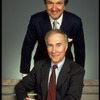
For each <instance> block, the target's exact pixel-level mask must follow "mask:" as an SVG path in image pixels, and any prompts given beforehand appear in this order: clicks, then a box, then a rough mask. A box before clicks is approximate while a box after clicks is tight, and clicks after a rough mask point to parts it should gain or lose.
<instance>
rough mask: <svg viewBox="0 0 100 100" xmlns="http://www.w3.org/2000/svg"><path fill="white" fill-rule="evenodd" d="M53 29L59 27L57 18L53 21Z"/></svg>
mask: <svg viewBox="0 0 100 100" xmlns="http://www.w3.org/2000/svg"><path fill="white" fill-rule="evenodd" d="M53 29H57V21H56V20H55V21H54V22H53Z"/></svg>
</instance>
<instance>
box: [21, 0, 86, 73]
mask: <svg viewBox="0 0 100 100" xmlns="http://www.w3.org/2000/svg"><path fill="white" fill-rule="evenodd" d="M44 2H45V5H46V9H47V10H46V11H43V12H40V13H37V14H35V15H33V16H31V19H30V23H29V25H28V29H27V34H26V36H25V39H24V42H23V47H22V52H21V65H20V72H21V73H26V74H28V73H29V71H30V62H31V55H32V51H33V48H34V45H35V43H36V42H37V41H38V46H37V50H36V53H35V55H34V61H35V62H36V61H37V60H40V59H44V58H46V57H48V54H47V50H46V45H45V41H44V36H45V33H46V32H48V31H49V30H51V29H52V27H53V26H52V22H53V20H57V21H58V22H59V23H58V28H60V29H61V30H63V31H64V32H65V33H67V35H68V37H69V47H68V50H67V53H66V56H67V58H69V59H73V55H72V52H71V46H72V44H74V54H75V62H77V63H78V64H80V65H81V66H83V67H84V63H85V43H84V34H83V27H82V21H81V19H80V18H79V17H78V16H76V15H75V14H72V13H70V12H67V11H65V7H66V5H67V3H68V0H44Z"/></svg>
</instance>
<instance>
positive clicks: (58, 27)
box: [49, 14, 63, 29]
mask: <svg viewBox="0 0 100 100" xmlns="http://www.w3.org/2000/svg"><path fill="white" fill-rule="evenodd" d="M49 18H50V22H51V26H52V29H53V22H54V19H52V18H51V16H49ZM62 19H63V14H62V15H61V16H60V18H59V19H57V20H56V21H57V29H60V26H61V24H62Z"/></svg>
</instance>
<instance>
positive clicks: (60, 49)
mask: <svg viewBox="0 0 100 100" xmlns="http://www.w3.org/2000/svg"><path fill="white" fill-rule="evenodd" d="M67 48H68V44H66V43H65V38H64V36H63V35H62V34H60V33H59V34H51V35H50V36H49V37H48V39H47V50H48V55H49V57H50V58H51V60H52V61H53V63H54V64H58V63H60V62H61V61H62V60H63V59H64V56H65V53H66V50H67Z"/></svg>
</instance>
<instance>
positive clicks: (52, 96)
mask: <svg viewBox="0 0 100 100" xmlns="http://www.w3.org/2000/svg"><path fill="white" fill-rule="evenodd" d="M56 68H57V65H54V66H53V71H52V74H51V78H50V83H49V89H48V95H47V100H56V75H55V69H56Z"/></svg>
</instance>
